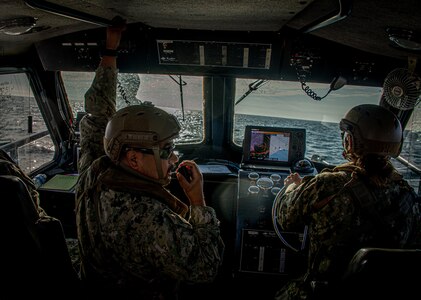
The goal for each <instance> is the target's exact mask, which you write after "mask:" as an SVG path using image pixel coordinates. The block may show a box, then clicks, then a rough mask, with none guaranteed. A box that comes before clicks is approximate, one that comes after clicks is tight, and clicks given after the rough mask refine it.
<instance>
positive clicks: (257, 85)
mask: <svg viewBox="0 0 421 300" xmlns="http://www.w3.org/2000/svg"><path fill="white" fill-rule="evenodd" d="M267 82H268V80H267V79H257V80H256V81H254V82H252V83H250V84H249V90H248V91H247V92H245V93H244V95H242V96H241V97H240V99H238V100H237V101H235V104H234V105H237V104H238V103H240V102H241V101H243V100H244V98H246V97H247V96H248V95H250V94H251V93H252V92H254V91H255V90H257V89H258V88H260V87H262V86H263V85H264V84H266V83H267Z"/></svg>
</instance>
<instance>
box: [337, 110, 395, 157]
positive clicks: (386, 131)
mask: <svg viewBox="0 0 421 300" xmlns="http://www.w3.org/2000/svg"><path fill="white" fill-rule="evenodd" d="M339 127H340V129H341V130H342V131H343V132H344V133H346V134H348V135H351V138H352V143H351V149H350V150H348V151H347V152H348V153H347V154H350V155H355V156H364V155H366V154H376V155H379V156H392V157H397V156H398V155H399V154H400V152H401V149H402V138H403V134H402V126H401V123H400V121H399V119H398V118H397V117H396V116H395V114H394V113H393V112H391V111H390V110H388V109H387V108H385V107H383V106H379V105H375V104H362V105H357V106H355V107H353V108H351V109H350V110H349V111H348V112H347V113H346V114H345V116H344V117H343V119H342V120H341V121H340V123H339ZM345 151H346V149H345Z"/></svg>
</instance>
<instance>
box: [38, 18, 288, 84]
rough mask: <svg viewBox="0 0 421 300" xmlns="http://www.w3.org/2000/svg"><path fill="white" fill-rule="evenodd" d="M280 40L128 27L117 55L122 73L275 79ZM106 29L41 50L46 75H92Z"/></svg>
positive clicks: (44, 45) (271, 34) (269, 36)
mask: <svg viewBox="0 0 421 300" xmlns="http://www.w3.org/2000/svg"><path fill="white" fill-rule="evenodd" d="M282 44H283V40H282V37H281V36H280V35H279V34H277V33H275V32H235V31H207V30H183V29H178V30H176V29H168V28H149V27H146V26H145V25H144V24H129V25H128V28H127V30H126V31H125V32H124V34H123V36H122V40H121V44H120V48H119V51H118V57H119V59H118V65H119V69H120V71H121V72H133V73H135V72H136V73H152V74H154V73H155V74H159V73H160V74H167V73H168V74H188V75H211V74H216V75H221V76H222V75H226V76H230V75H236V76H239V77H241V76H244V77H250V76H251V77H272V76H276V75H277V74H279V67H280V61H281V53H282V49H281V47H282ZM104 45H105V28H97V29H91V30H87V31H84V32H79V33H73V34H69V35H66V36H61V37H57V38H52V39H49V40H45V41H42V42H41V43H39V44H37V47H36V48H37V51H38V53H39V55H40V58H41V61H42V63H43V66H44V68H45V69H46V70H66V71H92V70H95V69H96V67H97V66H98V63H99V59H100V52H101V49H102V48H103V47H104Z"/></svg>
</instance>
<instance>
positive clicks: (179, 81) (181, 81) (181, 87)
mask: <svg viewBox="0 0 421 300" xmlns="http://www.w3.org/2000/svg"><path fill="white" fill-rule="evenodd" d="M168 76H170V78H171V79H172V80H174V82H175V83H176V84H178V86H179V87H180V101H181V112H182V113H183V121H184V97H183V85H186V84H187V82H185V81H184V80H183V79H182V78H181V75H178V81H177V79H175V78H174V77H172V76H171V75H168Z"/></svg>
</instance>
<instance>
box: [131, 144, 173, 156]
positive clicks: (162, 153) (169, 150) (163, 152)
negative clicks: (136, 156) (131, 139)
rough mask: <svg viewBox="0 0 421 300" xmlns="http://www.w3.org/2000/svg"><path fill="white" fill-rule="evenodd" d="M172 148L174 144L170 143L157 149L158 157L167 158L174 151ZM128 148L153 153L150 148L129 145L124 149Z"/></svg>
mask: <svg viewBox="0 0 421 300" xmlns="http://www.w3.org/2000/svg"><path fill="white" fill-rule="evenodd" d="M174 149H175V145H174V144H171V145H168V146H166V147H164V148H161V149H159V157H160V158H161V159H168V158H169V157H170V156H171V155H172V154H173V153H174V152H175V151H174ZM128 150H135V151H139V152H142V153H145V154H151V155H153V154H154V153H153V150H152V149H147V148H132V147H131V148H127V149H126V151H128Z"/></svg>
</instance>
